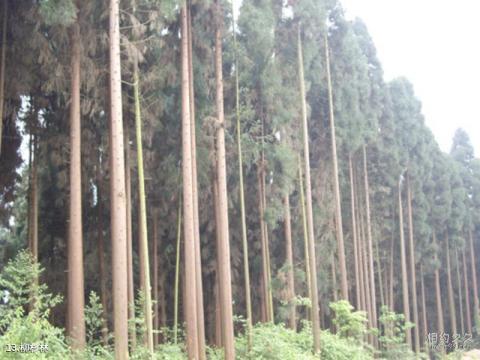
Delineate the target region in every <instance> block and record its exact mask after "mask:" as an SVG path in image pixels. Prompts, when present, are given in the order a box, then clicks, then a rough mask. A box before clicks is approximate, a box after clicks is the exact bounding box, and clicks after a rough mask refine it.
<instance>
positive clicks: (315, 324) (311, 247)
mask: <svg viewBox="0 0 480 360" xmlns="http://www.w3.org/2000/svg"><path fill="white" fill-rule="evenodd" d="M297 55H298V68H299V70H298V73H299V74H298V77H299V86H300V102H301V114H302V123H303V160H304V164H305V188H306V210H307V211H306V213H307V228H308V254H309V271H310V288H311V302H312V314H311V316H312V331H313V347H314V350H315V352H316V353H318V352H320V318H319V308H318V287H317V261H316V256H315V234H314V228H313V207H312V185H311V181H310V150H309V144H308V142H309V137H308V124H307V101H306V94H305V80H304V74H303V51H302V41H301V36H300V28H299V29H298V54H297Z"/></svg>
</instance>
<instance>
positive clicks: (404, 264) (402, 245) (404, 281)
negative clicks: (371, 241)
mask: <svg viewBox="0 0 480 360" xmlns="http://www.w3.org/2000/svg"><path fill="white" fill-rule="evenodd" d="M398 220H399V224H398V225H399V231H400V263H401V268H402V295H403V315H404V316H405V322H409V321H410V297H409V294H408V275H407V259H406V258H407V256H406V250H405V237H404V234H403V208H402V180H401V179H400V180H399V181H398ZM405 336H406V340H407V344H408V346H409V347H410V348H411V347H412V332H411V331H410V329H406V330H405Z"/></svg>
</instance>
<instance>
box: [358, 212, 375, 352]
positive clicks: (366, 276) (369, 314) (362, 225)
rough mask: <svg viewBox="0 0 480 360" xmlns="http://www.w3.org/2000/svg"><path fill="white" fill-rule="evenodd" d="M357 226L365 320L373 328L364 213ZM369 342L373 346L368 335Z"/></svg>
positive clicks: (371, 338) (360, 213) (371, 339)
mask: <svg viewBox="0 0 480 360" xmlns="http://www.w3.org/2000/svg"><path fill="white" fill-rule="evenodd" d="M359 216H360V218H359V224H360V231H359V234H360V244H361V245H360V249H361V250H360V251H361V253H362V261H361V264H363V283H364V286H365V288H364V292H365V310H366V311H367V319H368V325H369V327H370V328H373V327H374V326H373V318H374V314H373V307H372V302H373V301H374V299H372V292H371V289H370V287H371V283H370V280H369V274H370V272H369V271H370V269H369V266H368V265H369V261H368V260H369V256H368V246H367V244H366V234H365V217H364V212H363V211H359ZM369 341H370V343H371V344H373V341H374V339H373V334H370V335H369Z"/></svg>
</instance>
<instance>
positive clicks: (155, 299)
mask: <svg viewBox="0 0 480 360" xmlns="http://www.w3.org/2000/svg"><path fill="white" fill-rule="evenodd" d="M152 213H153V231H152V243H153V246H152V247H153V249H152V252H153V262H152V267H153V276H152V278H153V284H152V292H153V304H154V305H153V331H154V332H155V331H158V330H159V324H160V322H159V315H160V312H159V301H158V300H159V296H158V218H157V212H156V211H155V210H153V212H152ZM153 344H154V346H157V345H158V333H156V332H155V333H154V334H153Z"/></svg>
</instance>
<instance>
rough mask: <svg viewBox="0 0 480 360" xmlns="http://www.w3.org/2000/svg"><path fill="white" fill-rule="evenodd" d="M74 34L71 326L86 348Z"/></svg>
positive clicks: (75, 41)
mask: <svg viewBox="0 0 480 360" xmlns="http://www.w3.org/2000/svg"><path fill="white" fill-rule="evenodd" d="M71 30H72V33H71V46H72V47H71V50H72V59H71V72H72V75H71V76H72V77H71V104H70V208H69V214H70V219H69V222H68V305H67V306H68V329H67V334H68V336H69V337H70V338H71V339H72V347H73V348H74V349H76V350H82V349H83V348H84V347H85V317H84V316H85V315H84V306H85V299H84V289H83V282H84V280H83V233H82V184H81V179H82V170H81V167H82V165H81V146H82V145H81V134H82V130H81V119H80V117H81V114H80V46H81V45H80V26H79V25H78V23H75V24H74V25H73V26H72V29H71Z"/></svg>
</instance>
